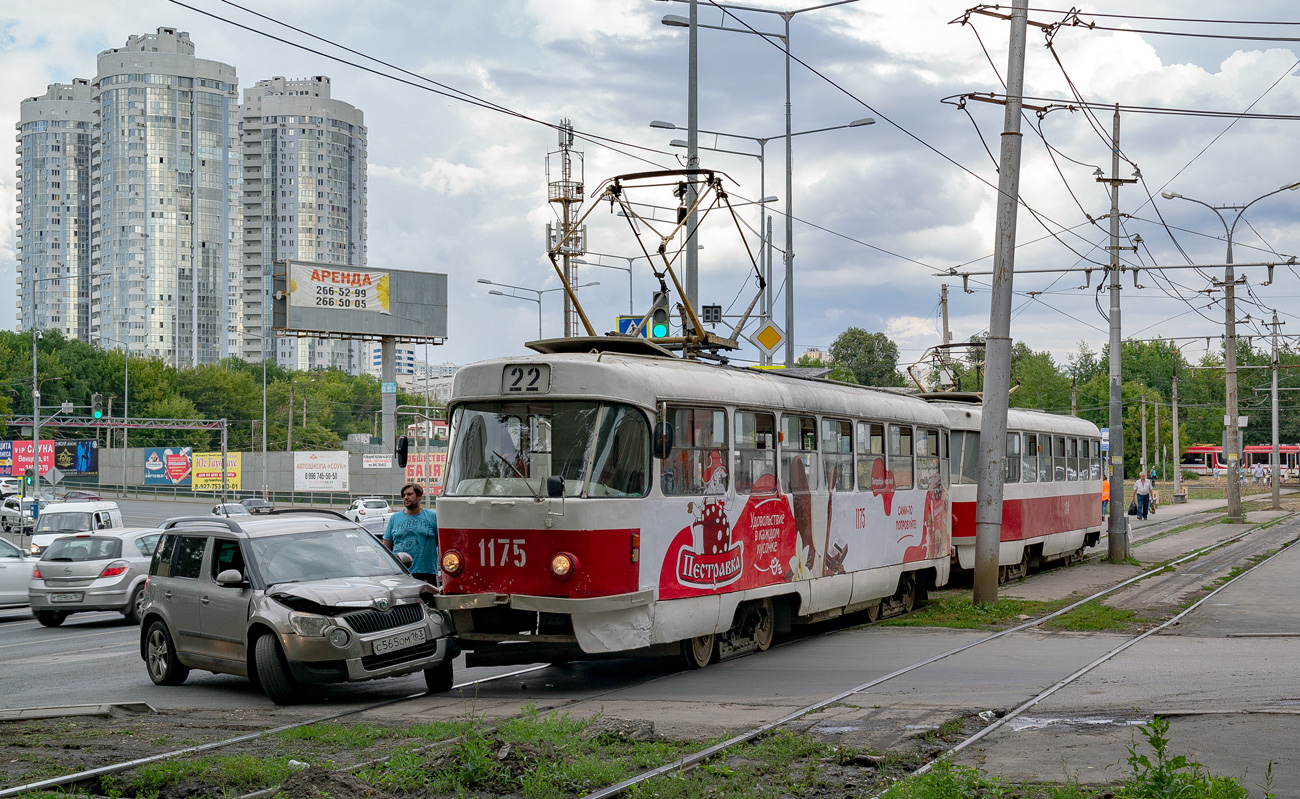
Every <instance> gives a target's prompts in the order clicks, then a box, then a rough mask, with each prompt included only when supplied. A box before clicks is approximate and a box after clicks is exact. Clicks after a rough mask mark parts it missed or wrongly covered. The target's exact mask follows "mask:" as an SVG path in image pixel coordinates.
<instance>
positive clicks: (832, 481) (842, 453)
mask: <svg viewBox="0 0 1300 799" xmlns="http://www.w3.org/2000/svg"><path fill="white" fill-rule="evenodd" d="M822 469H823V470H824V476H825V478H826V485H828V486H830V487H831V489H832V490H834V491H852V490H853V423H852V422H849V421H845V420H841V419H822Z"/></svg>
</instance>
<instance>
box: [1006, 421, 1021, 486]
mask: <svg viewBox="0 0 1300 799" xmlns="http://www.w3.org/2000/svg"><path fill="white" fill-rule="evenodd" d="M1002 482H1003V483H1019V482H1020V434H1019V433H1007V460H1006V467H1005V468H1004V469H1003V470H1002Z"/></svg>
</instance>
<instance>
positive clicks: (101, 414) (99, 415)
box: [95, 411, 104, 419]
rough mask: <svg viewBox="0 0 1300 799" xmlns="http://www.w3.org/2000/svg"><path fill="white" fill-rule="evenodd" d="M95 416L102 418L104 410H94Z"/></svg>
mask: <svg viewBox="0 0 1300 799" xmlns="http://www.w3.org/2000/svg"><path fill="white" fill-rule="evenodd" d="M95 418H96V419H103V418H104V412H103V411H95Z"/></svg>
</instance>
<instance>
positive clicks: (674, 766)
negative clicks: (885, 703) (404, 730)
mask: <svg viewBox="0 0 1300 799" xmlns="http://www.w3.org/2000/svg"><path fill="white" fill-rule="evenodd" d="M1294 516H1295V514H1291V515H1289V516H1287V517H1284V518H1294ZM1277 523H1278V520H1274V521H1273V522H1270V523H1267V524H1264V525H1257V526H1254V527H1251V528H1250V529H1248V530H1243V531H1242V532H1240V533H1237V534H1236V535H1234V536H1231V537H1229V538H1226V539H1223V540H1221V541H1218V542H1216V543H1214V544H1210V545H1208V546H1205V547H1202V548H1201V549H1198V550H1195V551H1194V552H1191V553H1189V554H1187V555H1184V556H1183V557H1181V558H1178V559H1176V560H1172V561H1169V562H1167V563H1162V564H1160V565H1159V566H1157V567H1156V568H1153V569H1151V570H1149V571H1145V572H1143V573H1141V574H1139V575H1136V576H1134V577H1130V578H1129V579H1127V580H1124V581H1122V582H1120V583H1117V584H1115V585H1113V586H1110V587H1109V588H1103V589H1102V590H1100V591H1097V592H1096V593H1094V594H1092V595H1091V596H1088V597H1085V598H1083V599H1080V600H1078V601H1077V602H1074V603H1072V604H1070V605H1066V606H1065V607H1063V608H1061V609H1059V610H1057V611H1055V612H1053V613H1049V614H1047V615H1045V616H1042V617H1040V618H1037V619H1031V620H1029V621H1027V622H1025V623H1023V624H1019V625H1017V626H1015V627H1010V628H1008V629H1006V630H1001V631H999V632H996V633H993V634H991V635H988V636H985V637H984V638H981V639H979V640H977V641H972V642H970V643H968V644H964V645H962V646H959V647H955V648H953V649H950V650H948V651H946V652H941V653H939V654H937V655H934V656H933V657H929V658H926V659H924V660H921V661H917V662H916V663H913V664H911V665H908V666H904V667H902V668H901V669H898V670H896V671H893V672H890V673H889V674H886V675H884V676H883V677H877V678H876V679H874V680H870V681H868V682H865V683H863V684H861V685H859V686H857V687H855V688H850V689H848V690H847V691H841V692H840V693H838V694H836V695H834V696H832V697H830V698H828V699H823V700H821V701H819V702H816V703H814V704H811V705H807V706H805V707H802V708H800V709H798V710H795V711H793V712H791V713H787V714H786V715H784V716H782V717H781V718H779V719H777V720H776V721H771V722H768V723H766V724H763V725H761V726H758V727H755V728H753V729H751V730H748V731H746V732H743V733H740V734H739V735H735V736H733V737H731V738H728V739H727V740H725V741H722V742H720V743H717V744H714V745H713V746H710V747H707V748H705V749H701V750H699V751H697V752H693V753H691V754H688V755H684V756H683V757H681V758H678V759H677V760H674V761H673V762H671V763H667V764H664V765H662V766H659V767H658V768H654V769H650V770H648V771H644V772H642V773H641V774H638V775H636V776H635V777H630V778H628V779H626V780H623V781H622V782H619V783H616V784H614V785H610V786H607V787H605V788H601V789H600V790H597V791H593V792H591V793H589V794H586V795H585V796H583V797H582V799H608V797H611V796H618V795H620V794H622V793H624V792H625V791H627V790H628V789H629V788H632V787H634V786H636V785H639V784H641V783H643V782H646V781H647V780H650V779H653V778H654V777H658V776H662V775H664V774H669V773H672V772H676V771H685V770H686V769H689V768H692V767H694V766H696V765H698V764H699V763H701V762H703V761H705V760H708V759H709V758H711V757H713V756H714V755H716V754H718V753H719V752H723V751H725V750H727V749H729V748H731V747H733V746H736V745H737V744H741V743H745V742H747V741H752V740H754V739H755V738H758V737H760V736H762V735H764V734H765V733H767V732H770V731H771V730H773V729H776V728H778V727H780V726H782V725H784V724H788V723H789V722H791V721H794V720H796V719H799V718H802V717H803V716H806V715H808V714H810V713H815V712H817V711H818V710H821V709H823V708H825V707H827V706H829V705H832V704H834V703H836V702H841V701H843V700H845V699H847V698H849V697H851V696H853V695H855V694H858V693H861V692H863V691H866V690H869V689H871V688H874V687H875V686H877V685H880V684H881V683H884V682H888V681H889V680H893V679H896V678H898V677H901V676H903V675H905V674H909V673H911V672H913V671H916V670H917V669H921V668H924V667H925V666H929V665H930V664H932V663H936V662H938V661H940V660H944V659H945V658H949V657H952V656H954V655H957V654H960V653H962V652H965V651H967V650H970V649H973V648H975V647H977V646H981V645H983V644H987V643H989V642H991V641H996V640H997V639H999V638H1002V637H1003V636H1006V635H1010V634H1012V633H1016V632H1020V631H1022V630H1027V629H1029V628H1032V627H1037V626H1039V625H1041V624H1043V623H1045V622H1047V621H1050V620H1052V619H1054V618H1056V617H1058V616H1062V615H1064V614H1066V613H1069V612H1070V611H1072V610H1074V609H1076V608H1078V607H1080V606H1081V605H1084V604H1086V603H1088V602H1091V601H1093V600H1094V599H1099V598H1101V597H1103V596H1106V595H1107V594H1110V593H1113V592H1115V591H1118V590H1120V589H1121V588H1125V587H1127V586H1129V585H1132V584H1134V583H1136V582H1138V581H1140V580H1144V579H1146V578H1148V577H1151V576H1153V575H1156V574H1159V573H1161V572H1163V571H1165V569H1167V568H1168V567H1170V566H1176V565H1178V564H1180V563H1184V562H1186V561H1188V560H1193V559H1196V558H1199V557H1201V556H1202V555H1204V554H1205V553H1207V552H1210V551H1212V550H1215V549H1218V548H1220V547H1223V546H1225V545H1227V544H1231V543H1235V542H1236V541H1240V540H1241V539H1243V538H1245V537H1246V536H1248V535H1251V534H1253V533H1255V532H1256V531H1258V530H1261V529H1264V528H1265V527H1271V526H1274V525H1275V524H1277ZM1220 590H1221V589H1220ZM1215 593H1217V591H1216V592H1215ZM1211 596H1212V595H1211ZM1202 601H1203V600H1202ZM1197 604H1198V605H1199V604H1200V603H1197ZM1185 614H1186V611H1184V612H1183V613H1180V614H1179V615H1178V616H1177V617H1176V618H1181V617H1182V616H1183V615H1185ZM1143 637H1145V636H1143ZM986 729H987V728H986Z"/></svg>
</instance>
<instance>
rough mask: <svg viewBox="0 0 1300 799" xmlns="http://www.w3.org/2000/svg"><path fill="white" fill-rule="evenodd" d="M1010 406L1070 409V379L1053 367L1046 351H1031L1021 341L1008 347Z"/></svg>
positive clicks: (1050, 357) (1062, 410)
mask: <svg viewBox="0 0 1300 799" xmlns="http://www.w3.org/2000/svg"><path fill="white" fill-rule="evenodd" d="M1011 378H1012V385H1013V386H1015V390H1014V391H1012V392H1011V399H1010V403H1011V407H1013V408H1038V409H1040V410H1044V411H1049V412H1051V413H1069V412H1070V379H1069V378H1068V377H1066V376H1065V375H1064V374H1062V373H1061V371H1060V370H1059V369H1057V368H1056V363H1055V362H1054V361H1053V360H1052V356H1051V354H1050V353H1048V352H1046V351H1044V352H1034V351H1033V350H1031V349H1029V345H1027V344H1025V343H1024V342H1023V341H1017V342H1016V343H1015V344H1014V345H1013V346H1012V347H1011Z"/></svg>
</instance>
